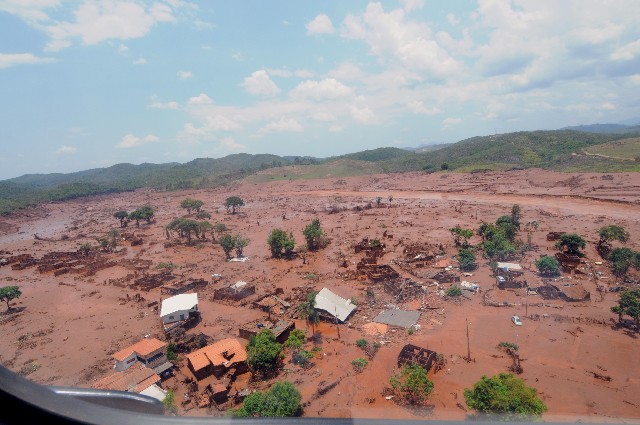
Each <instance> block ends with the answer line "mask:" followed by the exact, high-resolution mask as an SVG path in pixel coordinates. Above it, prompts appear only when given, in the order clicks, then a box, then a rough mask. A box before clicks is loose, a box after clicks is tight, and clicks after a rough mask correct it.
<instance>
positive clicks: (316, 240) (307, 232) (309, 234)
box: [302, 218, 325, 251]
mask: <svg viewBox="0 0 640 425" xmlns="http://www.w3.org/2000/svg"><path fill="white" fill-rule="evenodd" d="M302 234H303V235H304V238H305V239H306V241H307V248H308V249H309V251H315V250H317V249H318V248H321V247H322V245H323V244H324V243H325V240H324V230H322V227H320V220H319V219H317V218H316V219H314V220H313V221H312V222H311V224H309V225H307V227H305V228H304V230H303V231H302Z"/></svg>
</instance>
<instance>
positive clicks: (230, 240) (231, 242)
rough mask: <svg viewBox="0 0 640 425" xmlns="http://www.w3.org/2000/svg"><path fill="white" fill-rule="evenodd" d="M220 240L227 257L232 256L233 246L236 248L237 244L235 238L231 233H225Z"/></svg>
mask: <svg viewBox="0 0 640 425" xmlns="http://www.w3.org/2000/svg"><path fill="white" fill-rule="evenodd" d="M219 242H220V246H221V247H222V250H223V251H224V255H225V256H226V258H230V257H231V251H233V248H235V244H236V241H235V238H234V237H233V236H231V235H230V234H228V233H225V234H224V235H222V236H221V237H220V239H219Z"/></svg>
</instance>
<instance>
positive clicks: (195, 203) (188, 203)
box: [180, 198, 204, 214]
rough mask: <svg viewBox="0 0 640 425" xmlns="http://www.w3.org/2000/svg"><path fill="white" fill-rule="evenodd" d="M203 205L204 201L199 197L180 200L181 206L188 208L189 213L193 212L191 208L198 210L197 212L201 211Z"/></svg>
mask: <svg viewBox="0 0 640 425" xmlns="http://www.w3.org/2000/svg"><path fill="white" fill-rule="evenodd" d="M203 205H204V202H202V201H201V200H199V199H191V198H187V199H183V200H182V202H180V207H182V208H184V209H186V210H187V214H191V210H196V212H200V208H202V206H203Z"/></svg>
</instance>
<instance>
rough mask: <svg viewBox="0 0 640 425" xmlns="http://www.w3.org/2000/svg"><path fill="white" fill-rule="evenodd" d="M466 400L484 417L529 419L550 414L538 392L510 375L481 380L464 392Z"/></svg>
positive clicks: (484, 377)
mask: <svg viewBox="0 0 640 425" xmlns="http://www.w3.org/2000/svg"><path fill="white" fill-rule="evenodd" d="M464 399H465V401H466V403H467V406H469V407H470V408H472V409H474V410H477V411H478V412H480V413H484V414H487V413H497V414H506V415H508V416H510V417H513V416H515V417H527V416H540V415H541V414H542V413H543V412H545V411H546V410H547V406H545V405H544V403H543V402H542V400H540V398H539V397H538V391H537V390H536V389H535V388H532V387H528V386H527V385H525V383H524V381H523V380H522V379H520V378H517V377H515V376H514V375H513V374H511V373H509V374H507V373H500V374H499V375H495V376H492V377H491V378H487V377H486V376H482V378H481V379H480V381H478V382H476V383H475V385H474V386H473V389H469V388H466V389H465V390H464ZM507 419H508V417H507Z"/></svg>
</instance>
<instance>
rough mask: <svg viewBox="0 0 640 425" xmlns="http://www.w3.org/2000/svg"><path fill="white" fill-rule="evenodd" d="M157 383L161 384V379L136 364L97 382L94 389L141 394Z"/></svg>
mask: <svg viewBox="0 0 640 425" xmlns="http://www.w3.org/2000/svg"><path fill="white" fill-rule="evenodd" d="M157 382H160V377H159V376H158V375H157V374H156V373H154V371H153V370H152V369H149V368H147V367H145V366H143V365H142V364H140V363H136V364H134V365H133V366H131V367H130V368H129V369H127V370H125V371H123V372H116V373H113V374H111V375H108V376H105V377H104V378H102V379H100V380H98V381H96V382H95V383H94V384H93V388H97V389H100V390H116V391H130V392H136V393H139V392H140V391H144V390H145V389H147V388H149V387H150V386H151V385H153V384H155V383H157Z"/></svg>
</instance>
